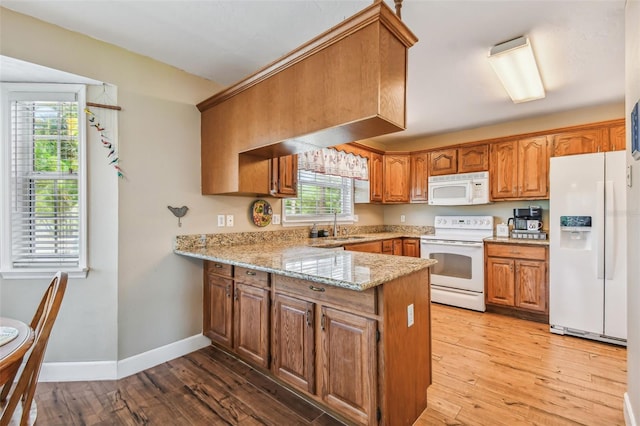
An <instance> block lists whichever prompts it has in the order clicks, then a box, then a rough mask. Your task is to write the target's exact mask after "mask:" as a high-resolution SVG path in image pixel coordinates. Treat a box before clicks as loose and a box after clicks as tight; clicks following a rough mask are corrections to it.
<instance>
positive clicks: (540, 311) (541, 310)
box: [485, 243, 549, 322]
mask: <svg viewBox="0 0 640 426" xmlns="http://www.w3.org/2000/svg"><path fill="white" fill-rule="evenodd" d="M548 282H549V279H548V248H547V247H546V246H526V245H522V244H493V243H487V244H486V247H485V290H486V296H485V298H486V300H485V301H486V304H487V310H496V309H497V310H498V311H501V312H505V313H513V314H515V315H516V316H520V317H524V318H528V319H534V320H538V321H542V322H548V320H549V293H548V287H549V285H548ZM492 308H495V309H492Z"/></svg>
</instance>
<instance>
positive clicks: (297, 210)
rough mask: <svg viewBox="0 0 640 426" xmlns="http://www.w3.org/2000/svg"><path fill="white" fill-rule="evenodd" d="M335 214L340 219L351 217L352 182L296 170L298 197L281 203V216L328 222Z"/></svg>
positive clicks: (341, 178) (346, 179)
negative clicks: (282, 207) (282, 213)
mask: <svg viewBox="0 0 640 426" xmlns="http://www.w3.org/2000/svg"><path fill="white" fill-rule="evenodd" d="M334 213H337V214H338V217H340V218H351V216H352V215H353V180H352V179H351V178H345V177H340V176H332V175H325V174H321V173H316V172H312V171H309V170H300V169H299V170H298V194H297V197H296V198H288V199H286V200H284V215H285V217H286V218H288V219H289V220H291V219H296V220H314V219H322V218H323V216H324V220H327V219H328V218H329V217H331V216H333V214H334Z"/></svg>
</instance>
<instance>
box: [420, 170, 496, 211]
mask: <svg viewBox="0 0 640 426" xmlns="http://www.w3.org/2000/svg"><path fill="white" fill-rule="evenodd" d="M429 204H430V205H432V206H468V205H472V204H489V172H477V173H460V174H456V175H442V176H430V177H429Z"/></svg>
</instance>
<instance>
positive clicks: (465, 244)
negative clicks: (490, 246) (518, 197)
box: [420, 216, 493, 312]
mask: <svg viewBox="0 0 640 426" xmlns="http://www.w3.org/2000/svg"><path fill="white" fill-rule="evenodd" d="M434 228H435V233H434V234H429V235H422V236H420V257H422V258H425V259H434V260H437V261H438V263H437V264H436V265H434V266H433V267H432V269H431V300H432V301H433V302H437V303H444V304H446V305H452V306H458V307H461V308H467V309H473V310H475V311H481V312H484V311H485V304H484V243H483V240H484V239H485V238H487V237H491V236H493V216H436V217H435V219H434Z"/></svg>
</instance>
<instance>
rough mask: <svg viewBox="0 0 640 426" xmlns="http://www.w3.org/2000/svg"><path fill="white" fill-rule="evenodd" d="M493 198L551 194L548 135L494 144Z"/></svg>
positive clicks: (492, 160) (539, 196) (533, 197)
mask: <svg viewBox="0 0 640 426" xmlns="http://www.w3.org/2000/svg"><path fill="white" fill-rule="evenodd" d="M489 180H490V186H491V199H492V200H501V199H513V200H516V199H521V200H530V199H547V198H549V150H548V142H547V138H546V136H537V137H532V138H526V139H521V140H513V141H506V142H499V143H495V144H492V145H491V169H490V177H489Z"/></svg>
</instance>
